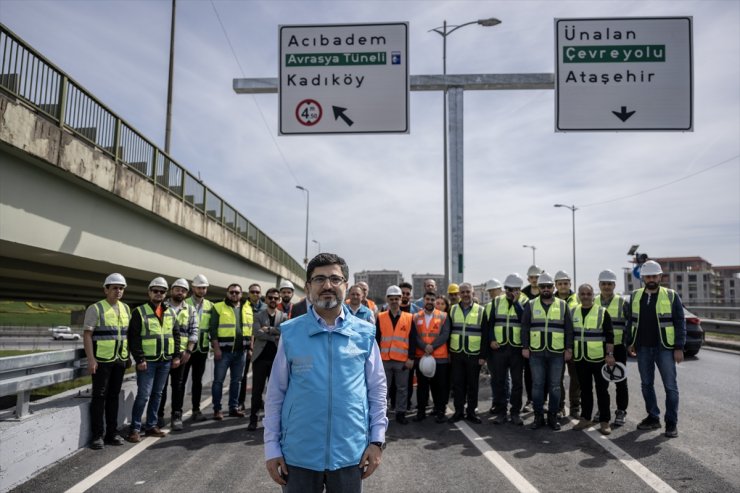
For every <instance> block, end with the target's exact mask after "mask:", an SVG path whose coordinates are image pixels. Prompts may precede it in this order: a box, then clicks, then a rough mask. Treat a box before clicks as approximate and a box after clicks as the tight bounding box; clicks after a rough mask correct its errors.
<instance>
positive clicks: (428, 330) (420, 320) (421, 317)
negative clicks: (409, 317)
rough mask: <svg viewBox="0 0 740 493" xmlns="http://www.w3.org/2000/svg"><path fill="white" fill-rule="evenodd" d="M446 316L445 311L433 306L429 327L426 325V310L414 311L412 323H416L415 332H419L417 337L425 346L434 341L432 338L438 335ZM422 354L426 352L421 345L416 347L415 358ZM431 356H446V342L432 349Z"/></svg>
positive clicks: (440, 357)
mask: <svg viewBox="0 0 740 493" xmlns="http://www.w3.org/2000/svg"><path fill="white" fill-rule="evenodd" d="M446 318H447V314H446V313H445V312H441V311H439V310H437V309H436V308H435V309H434V311H433V312H432V319H431V323H430V324H429V327H427V326H426V323H427V321H426V312H425V311H420V312H418V313H414V324H415V325H416V333H417V334H419V338H420V339H421V340H422V341H424V345H425V346H426V345H427V344H431V343H433V342H434V340H435V339H436V338H437V336H438V335H439V332H440V331H441V330H442V325H444V323H445V319H446ZM424 354H426V353H425V352H424V348H423V347H422V348H418V347H417V348H416V357H417V358H421V357H422V356H424ZM432 356H433V357H434V359H446V358H448V357H449V353H448V352H447V344H442V345H441V346H439V347H438V348H436V349H435V350H434V351H432Z"/></svg>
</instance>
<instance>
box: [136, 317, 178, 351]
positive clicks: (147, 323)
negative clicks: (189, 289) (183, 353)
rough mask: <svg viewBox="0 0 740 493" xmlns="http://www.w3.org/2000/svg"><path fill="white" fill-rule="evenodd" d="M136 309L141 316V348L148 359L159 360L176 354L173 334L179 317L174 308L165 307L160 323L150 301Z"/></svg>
mask: <svg viewBox="0 0 740 493" xmlns="http://www.w3.org/2000/svg"><path fill="white" fill-rule="evenodd" d="M136 310H137V311H138V312H139V315H140V316H141V349H142V350H143V351H144V357H145V358H146V360H147V361H159V360H161V359H167V358H169V357H170V356H172V355H173V354H175V338H174V336H173V331H174V330H175V319H176V317H177V315H175V311H174V310H173V309H172V308H164V312H163V313H162V322H161V323H160V322H159V319H158V318H157V314H156V313H154V310H152V307H151V305H149V303H145V304H143V305H141V306H140V307H138V308H137V309H136Z"/></svg>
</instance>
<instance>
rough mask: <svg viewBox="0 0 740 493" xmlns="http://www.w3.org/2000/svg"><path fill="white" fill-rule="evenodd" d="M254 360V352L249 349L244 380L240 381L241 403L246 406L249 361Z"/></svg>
mask: <svg viewBox="0 0 740 493" xmlns="http://www.w3.org/2000/svg"><path fill="white" fill-rule="evenodd" d="M250 361H252V352H251V351H247V362H246V363H244V375H242V380H241V382H239V405H240V406H241V407H242V408H244V403H245V402H246V400H247V374H248V373H249V362H250Z"/></svg>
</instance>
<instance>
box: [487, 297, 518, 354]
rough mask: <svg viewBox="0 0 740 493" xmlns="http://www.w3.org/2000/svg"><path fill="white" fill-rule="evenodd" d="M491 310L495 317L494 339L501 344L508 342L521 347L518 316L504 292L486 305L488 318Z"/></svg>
mask: <svg viewBox="0 0 740 493" xmlns="http://www.w3.org/2000/svg"><path fill="white" fill-rule="evenodd" d="M525 298H526V296H525ZM507 306H508V308H507ZM492 311H493V316H494V319H495V322H494V326H493V338H494V340H495V341H496V342H498V343H499V344H500V345H501V346H505V345H507V344H509V345H511V346H514V347H522V324H521V322H520V321H519V317H517V314H516V310H515V309H514V304H513V303H512V304H511V305H509V302H508V301H507V300H506V295H505V294H502V295H499V296H496V298H494V300H493V301H491V302H490V303H488V304H487V305H486V316H487V317H488V318H489V320H490V317H491V312H492Z"/></svg>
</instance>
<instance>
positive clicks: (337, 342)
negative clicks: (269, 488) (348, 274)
mask: <svg viewBox="0 0 740 493" xmlns="http://www.w3.org/2000/svg"><path fill="white" fill-rule="evenodd" d="M342 309H343V312H344V317H345V318H344V321H343V323H342V324H341V326H337V327H336V328H335V329H334V331H332V332H329V331H327V330H326V329H324V328H323V327H322V326H320V325H319V322H318V321H317V320H316V318H315V317H314V314H313V312H312V311H311V310H309V313H307V314H306V315H305V316H302V317H297V318H294V319H291V320H288V321H286V322H283V323H282V324H281V325H280V329H281V331H282V335H281V339H282V344H283V349H284V350H285V356H286V359H287V361H288V367H289V369H290V370H289V371H290V374H289V375H290V376H289V383H288V390H287V392H286V394H285V400H284V402H283V409H282V414H281V433H280V448H281V449H282V452H283V457H284V458H285V462H286V463H288V464H289V465H295V466H298V467H303V468H305V469H311V470H313V471H324V470H329V471H334V470H337V469H341V468H343V467H349V466H357V465H358V464H359V463H360V459H361V458H362V453H363V452H364V451H365V449H366V448H367V446H368V443H369V440H370V414H369V403H368V397H367V382H366V380H365V362H366V361H367V360H368V358H369V357H370V355H371V354H372V349H373V345H374V344H375V326H373V325H371V324H369V323H367V322H365V321H363V320H360V319H359V318H357V317H355V316H353V315H352V314H351V313H350V312H349V310H347V307H344V306H343V307H342Z"/></svg>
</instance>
